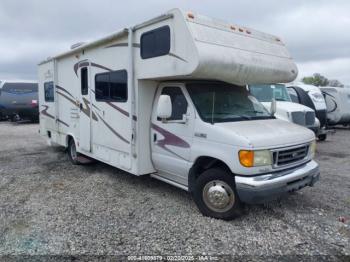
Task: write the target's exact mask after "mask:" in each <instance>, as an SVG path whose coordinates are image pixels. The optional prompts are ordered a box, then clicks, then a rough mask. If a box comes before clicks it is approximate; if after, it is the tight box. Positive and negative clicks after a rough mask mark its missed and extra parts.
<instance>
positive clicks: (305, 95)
mask: <svg viewBox="0 0 350 262" xmlns="http://www.w3.org/2000/svg"><path fill="white" fill-rule="evenodd" d="M287 88H288V93H289V95H290V97H291V99H292V101H293V102H295V103H299V104H302V105H304V106H307V107H309V108H311V109H313V110H315V113H316V117H317V119H318V120H319V122H320V129H319V131H318V132H317V134H316V136H317V137H318V139H319V140H321V141H324V140H326V139H327V132H328V131H329V130H326V128H327V106H326V101H325V98H324V97H323V95H322V92H321V90H320V89H319V88H318V87H317V86H313V85H305V84H302V83H291V84H288V85H287Z"/></svg>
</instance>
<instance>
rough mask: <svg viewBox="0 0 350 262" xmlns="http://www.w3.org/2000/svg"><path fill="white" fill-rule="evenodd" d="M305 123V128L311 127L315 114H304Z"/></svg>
mask: <svg viewBox="0 0 350 262" xmlns="http://www.w3.org/2000/svg"><path fill="white" fill-rule="evenodd" d="M305 123H306V126H313V125H314V124H315V112H306V114H305Z"/></svg>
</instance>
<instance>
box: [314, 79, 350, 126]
mask: <svg viewBox="0 0 350 262" xmlns="http://www.w3.org/2000/svg"><path fill="white" fill-rule="evenodd" d="M320 88H321V91H322V93H323V95H324V97H325V99H326V104H327V119H328V123H329V124H330V125H345V126H347V125H350V89H349V88H343V87H330V86H327V87H320Z"/></svg>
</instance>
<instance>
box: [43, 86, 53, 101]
mask: <svg viewBox="0 0 350 262" xmlns="http://www.w3.org/2000/svg"><path fill="white" fill-rule="evenodd" d="M44 94H45V102H54V99H55V98H54V90H53V82H52V81H51V82H45V83H44Z"/></svg>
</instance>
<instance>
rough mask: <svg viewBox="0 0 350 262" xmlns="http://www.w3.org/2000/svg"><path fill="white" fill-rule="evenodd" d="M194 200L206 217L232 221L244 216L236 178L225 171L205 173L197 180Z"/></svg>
mask: <svg viewBox="0 0 350 262" xmlns="http://www.w3.org/2000/svg"><path fill="white" fill-rule="evenodd" d="M193 199H194V201H195V203H196V204H197V206H198V209H199V210H200V211H201V213H202V214H203V215H205V216H209V217H214V218H219V219H224V220H231V219H234V218H237V217H239V216H241V215H242V210H243V208H242V203H241V201H240V199H239V197H238V194H237V191H236V187H235V181H234V177H233V175H232V174H230V173H229V172H227V171H225V170H223V169H219V168H211V169H208V170H206V171H204V172H203V173H202V174H201V175H200V176H199V177H198V178H197V180H196V184H195V187H194V190H193Z"/></svg>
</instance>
